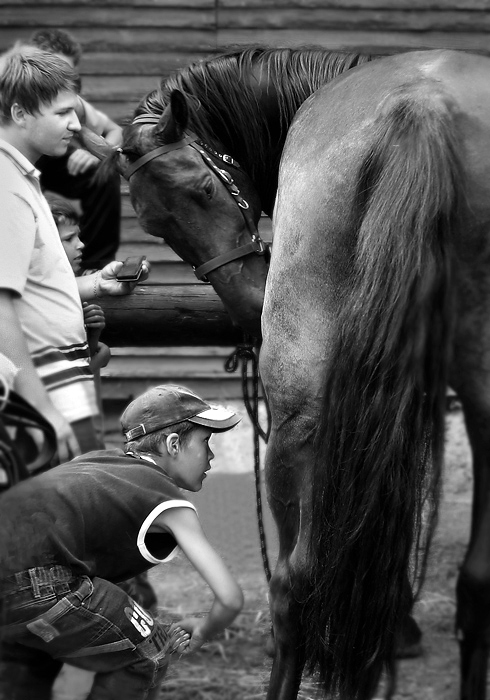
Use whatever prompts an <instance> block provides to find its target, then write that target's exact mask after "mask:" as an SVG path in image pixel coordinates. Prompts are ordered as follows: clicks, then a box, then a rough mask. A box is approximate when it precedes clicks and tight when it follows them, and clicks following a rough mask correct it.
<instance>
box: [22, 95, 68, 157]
mask: <svg viewBox="0 0 490 700" xmlns="http://www.w3.org/2000/svg"><path fill="white" fill-rule="evenodd" d="M78 104H79V100H78V95H77V94H76V93H74V92H67V91H64V92H59V93H58V95H57V97H55V99H54V100H53V101H52V102H50V103H47V104H42V105H41V107H40V109H39V112H36V113H35V114H28V113H24V121H23V127H24V131H23V139H24V142H25V146H26V150H27V153H26V155H27V157H28V158H29V159H30V160H31V162H33V163H35V162H36V161H37V160H38V159H39V158H40V157H41V156H42V155H46V156H63V155H65V153H66V151H67V150H68V145H69V143H70V141H71V139H72V137H73V135H74V134H76V133H77V132H78V131H80V128H81V127H80V122H79V120H78V117H77V113H76V108H77V106H78Z"/></svg>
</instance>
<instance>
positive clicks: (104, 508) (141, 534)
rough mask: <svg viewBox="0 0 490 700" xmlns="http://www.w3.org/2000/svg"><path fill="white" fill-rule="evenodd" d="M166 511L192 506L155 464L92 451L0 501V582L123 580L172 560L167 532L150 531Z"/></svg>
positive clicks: (116, 453) (14, 489)
mask: <svg viewBox="0 0 490 700" xmlns="http://www.w3.org/2000/svg"><path fill="white" fill-rule="evenodd" d="M168 508H192V509H193V510H195V507H194V505H193V504H192V503H190V502H189V501H188V500H187V499H186V498H185V496H183V495H182V493H181V491H180V489H179V488H178V487H177V486H176V485H175V484H174V483H173V481H172V480H171V479H170V478H169V477H168V476H167V475H166V474H165V473H164V472H163V471H162V469H161V468H160V467H158V466H157V465H155V464H154V463H152V462H148V461H146V460H143V459H139V458H135V457H132V456H129V455H126V454H124V453H123V451H122V450H120V449H115V450H103V451H97V452H89V453H87V454H85V455H82V456H81V457H77V458H76V459H74V460H72V461H71V462H67V463H66V464H62V465H60V466H58V467H54V468H53V469H49V470H48V471H47V472H44V473H43V474H40V475H38V476H35V477H33V478H31V479H29V480H27V481H23V482H21V483H19V484H17V485H15V486H13V487H12V488H11V489H9V490H8V491H6V492H5V493H4V494H2V495H1V496H0V512H1V514H2V517H1V519H0V571H1V572H2V573H1V574H0V578H2V577H5V576H8V575H11V574H14V573H18V572H20V571H25V570H26V569H30V568H33V567H36V566H49V565H57V564H58V565H63V566H67V567H69V568H70V569H71V570H72V571H73V572H74V574H75V575H88V576H91V577H93V576H99V577H101V578H104V579H106V580H108V581H112V582H116V583H117V582H119V581H125V580H127V579H129V578H131V577H133V576H136V575H137V574H140V573H142V572H143V571H147V570H148V569H149V568H151V567H152V566H155V565H156V564H159V563H161V562H166V561H169V560H170V559H171V558H173V556H175V554H176V552H177V551H178V548H177V543H176V541H175V539H174V537H173V536H172V535H171V534H169V533H161V534H160V533H150V532H149V529H150V527H151V525H152V523H153V521H154V520H155V518H156V517H157V516H158V515H160V513H162V512H163V511H164V510H166V509H168Z"/></svg>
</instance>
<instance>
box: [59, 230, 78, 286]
mask: <svg viewBox="0 0 490 700" xmlns="http://www.w3.org/2000/svg"><path fill="white" fill-rule="evenodd" d="M58 231H59V234H60V238H61V242H62V244H63V248H64V249H65V253H66V256H67V258H68V260H69V262H70V265H71V268H72V270H73V272H74V273H75V274H76V273H77V272H79V271H80V265H81V262H82V250H83V248H84V245H83V243H82V241H81V240H80V238H79V234H80V227H79V226H78V224H76V223H74V222H69V221H67V222H66V223H64V224H59V225H58Z"/></svg>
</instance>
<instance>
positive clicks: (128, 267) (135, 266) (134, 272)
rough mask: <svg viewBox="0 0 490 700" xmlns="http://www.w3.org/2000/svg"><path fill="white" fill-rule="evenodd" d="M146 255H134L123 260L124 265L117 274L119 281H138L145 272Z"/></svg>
mask: <svg viewBox="0 0 490 700" xmlns="http://www.w3.org/2000/svg"><path fill="white" fill-rule="evenodd" d="M145 260H146V255H133V256H130V257H129V258H126V260H125V261H124V262H123V266H122V267H121V269H120V270H119V272H118V273H117V275H116V279H117V281H118V282H137V281H138V280H139V278H140V277H141V273H142V272H143V262H144V261H145Z"/></svg>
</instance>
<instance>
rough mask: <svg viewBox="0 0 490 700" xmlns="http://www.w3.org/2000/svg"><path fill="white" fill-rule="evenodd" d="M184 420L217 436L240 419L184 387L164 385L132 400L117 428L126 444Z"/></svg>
mask: <svg viewBox="0 0 490 700" xmlns="http://www.w3.org/2000/svg"><path fill="white" fill-rule="evenodd" d="M185 420H188V421H191V423H197V424H198V425H204V426H205V427H206V428H210V429H211V430H212V431H213V432H215V433H219V432H224V431H225V430H230V429H231V428H233V427H234V426H235V425H237V423H239V422H240V420H241V418H240V417H239V416H237V414H236V413H235V412H234V411H231V410H229V409H227V408H225V407H224V406H216V405H214V404H210V403H208V402H207V401H204V400H203V399H201V398H200V397H199V396H197V394H195V393H194V392H193V391H191V390H190V389H187V388H186V387H184V386H177V385H174V384H164V385H162V386H155V387H153V388H152V389H148V391H145V393H144V394H141V396H138V397H137V398H136V399H134V401H132V402H131V403H130V404H129V406H128V407H127V408H126V410H125V411H124V413H123V414H122V416H121V427H122V431H123V434H124V437H125V439H126V442H129V441H130V440H134V439H135V438H138V437H142V436H143V435H148V434H149V433H154V432H155V431H156V430H161V429H162V428H167V427H168V426H169V425H173V424H174V423H180V422H181V421H185Z"/></svg>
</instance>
